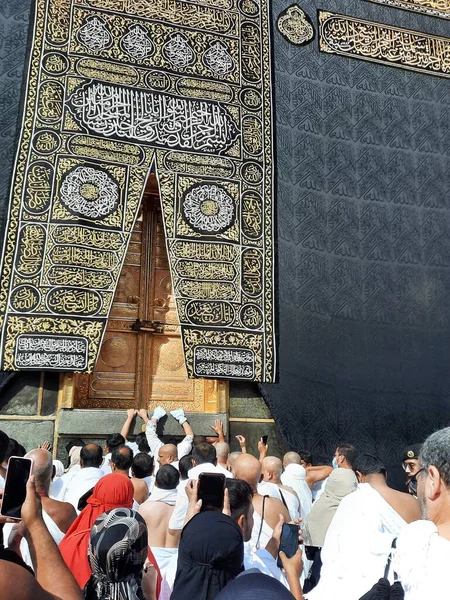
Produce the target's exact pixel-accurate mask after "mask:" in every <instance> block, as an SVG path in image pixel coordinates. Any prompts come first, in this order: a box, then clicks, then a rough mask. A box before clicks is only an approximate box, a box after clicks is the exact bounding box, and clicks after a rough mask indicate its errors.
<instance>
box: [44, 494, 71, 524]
mask: <svg viewBox="0 0 450 600" xmlns="http://www.w3.org/2000/svg"><path fill="white" fill-rule="evenodd" d="M43 507H44V510H45V512H46V513H47V514H48V515H49V516H50V517H51V518H52V519H53V520H55V521H61V520H63V521H69V522H70V523H72V521H74V520H75V519H76V517H77V512H76V510H75V509H74V507H73V506H72V504H70V502H61V501H59V500H54V499H53V498H46V499H45V501H44V502H43Z"/></svg>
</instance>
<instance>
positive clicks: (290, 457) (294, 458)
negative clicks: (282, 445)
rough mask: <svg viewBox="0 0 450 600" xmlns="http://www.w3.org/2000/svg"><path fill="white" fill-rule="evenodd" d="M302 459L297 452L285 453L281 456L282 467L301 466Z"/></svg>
mask: <svg viewBox="0 0 450 600" xmlns="http://www.w3.org/2000/svg"><path fill="white" fill-rule="evenodd" d="M301 464H302V459H301V456H300V454H297V452H286V454H285V455H284V456H283V467H284V468H286V467H287V466H288V465H301Z"/></svg>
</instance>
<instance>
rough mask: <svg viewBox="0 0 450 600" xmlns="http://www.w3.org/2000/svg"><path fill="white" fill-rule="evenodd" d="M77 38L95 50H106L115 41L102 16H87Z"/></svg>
mask: <svg viewBox="0 0 450 600" xmlns="http://www.w3.org/2000/svg"><path fill="white" fill-rule="evenodd" d="M77 38H78V40H79V41H80V42H81V43H82V44H83V45H84V46H85V47H86V48H87V49H88V50H91V51H93V52H95V51H98V50H105V49H106V48H109V47H110V46H112V42H113V38H112V35H111V34H110V32H109V31H108V28H107V26H106V23H105V21H104V20H103V19H101V18H100V17H87V19H86V20H85V23H84V25H83V26H82V27H81V28H80V29H79V30H78V33H77Z"/></svg>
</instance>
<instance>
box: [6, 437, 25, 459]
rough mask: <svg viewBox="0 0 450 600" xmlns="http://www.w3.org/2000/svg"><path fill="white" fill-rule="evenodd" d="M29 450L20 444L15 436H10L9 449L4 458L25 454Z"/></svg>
mask: <svg viewBox="0 0 450 600" xmlns="http://www.w3.org/2000/svg"><path fill="white" fill-rule="evenodd" d="M26 453H27V451H26V450H25V448H24V447H23V446H22V444H19V442H18V441H17V440H15V439H13V438H9V443H8V449H7V451H6V454H5V458H4V459H3V460H8V459H9V458H11V456H25V454H26Z"/></svg>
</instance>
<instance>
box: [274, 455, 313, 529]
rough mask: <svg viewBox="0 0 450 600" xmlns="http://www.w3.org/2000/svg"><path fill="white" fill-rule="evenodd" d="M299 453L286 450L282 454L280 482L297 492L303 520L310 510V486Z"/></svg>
mask: <svg viewBox="0 0 450 600" xmlns="http://www.w3.org/2000/svg"><path fill="white" fill-rule="evenodd" d="M301 460H302V459H301V457H300V454H297V452H287V453H286V454H285V455H284V456H283V469H284V471H283V473H282V475H281V483H282V484H283V485H286V486H287V487H290V488H292V489H293V490H294V492H295V493H296V494H297V496H298V499H299V500H300V516H301V517H302V519H303V520H305V519H306V517H307V516H308V515H309V513H310V512H311V508H312V494H311V488H310V487H309V485H308V484H307V483H306V469H305V467H303V466H302V464H301Z"/></svg>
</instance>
